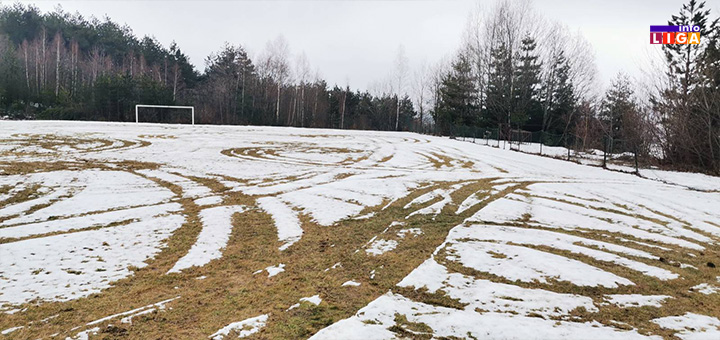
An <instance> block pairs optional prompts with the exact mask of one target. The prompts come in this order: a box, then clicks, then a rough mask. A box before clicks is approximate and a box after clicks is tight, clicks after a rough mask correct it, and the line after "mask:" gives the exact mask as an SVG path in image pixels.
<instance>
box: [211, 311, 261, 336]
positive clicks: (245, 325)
mask: <svg viewBox="0 0 720 340" xmlns="http://www.w3.org/2000/svg"><path fill="white" fill-rule="evenodd" d="M267 319H268V315H267V314H263V315H260V316H256V317H254V318H249V319H245V320H243V321H238V322H233V323H231V324H229V325H227V326H225V327H223V328H221V329H220V330H218V331H217V332H215V333H213V334H212V335H210V336H209V338H210V339H213V340H221V339H224V338H225V336H227V335H228V334H230V332H232V331H234V332H237V334H238V337H239V338H244V337H247V336H250V335H253V334H255V333H257V332H259V331H260V329H262V328H263V327H265V323H266V322H267Z"/></svg>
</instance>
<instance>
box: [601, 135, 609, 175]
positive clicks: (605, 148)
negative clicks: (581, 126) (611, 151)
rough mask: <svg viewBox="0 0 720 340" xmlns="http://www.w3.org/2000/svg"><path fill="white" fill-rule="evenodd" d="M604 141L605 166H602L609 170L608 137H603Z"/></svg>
mask: <svg viewBox="0 0 720 340" xmlns="http://www.w3.org/2000/svg"><path fill="white" fill-rule="evenodd" d="M603 140H605V143H604V144H605V145H604V146H605V147H604V148H603V165H602V167H603V168H606V169H607V149H608V138H607V137H603Z"/></svg>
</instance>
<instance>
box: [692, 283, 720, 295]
mask: <svg viewBox="0 0 720 340" xmlns="http://www.w3.org/2000/svg"><path fill="white" fill-rule="evenodd" d="M691 290H693V291H696V292H698V293H700V294H705V295H710V294H715V293H717V292H720V288H719V287H716V286H713V285H711V284H707V283H701V284H699V285H696V286H694V287H692V288H691Z"/></svg>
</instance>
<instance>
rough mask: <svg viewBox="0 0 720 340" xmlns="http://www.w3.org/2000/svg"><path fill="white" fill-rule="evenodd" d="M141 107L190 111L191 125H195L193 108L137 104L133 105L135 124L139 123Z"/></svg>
mask: <svg viewBox="0 0 720 340" xmlns="http://www.w3.org/2000/svg"><path fill="white" fill-rule="evenodd" d="M141 107H153V108H157V109H190V114H191V115H192V125H195V107H194V106H174V105H145V104H137V105H135V123H139V122H140V119H139V115H138V109H139V108H141Z"/></svg>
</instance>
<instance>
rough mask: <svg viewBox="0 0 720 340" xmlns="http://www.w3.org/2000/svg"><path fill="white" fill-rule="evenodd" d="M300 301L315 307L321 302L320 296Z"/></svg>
mask: <svg viewBox="0 0 720 340" xmlns="http://www.w3.org/2000/svg"><path fill="white" fill-rule="evenodd" d="M300 301H305V302H309V303H312V304H313V305H315V306H317V305H319V304H320V302H322V299H321V298H320V295H313V296H310V297H304V298H300Z"/></svg>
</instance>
